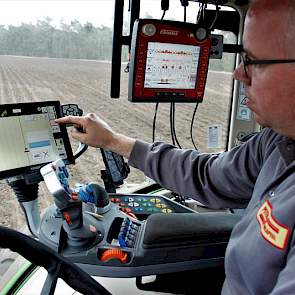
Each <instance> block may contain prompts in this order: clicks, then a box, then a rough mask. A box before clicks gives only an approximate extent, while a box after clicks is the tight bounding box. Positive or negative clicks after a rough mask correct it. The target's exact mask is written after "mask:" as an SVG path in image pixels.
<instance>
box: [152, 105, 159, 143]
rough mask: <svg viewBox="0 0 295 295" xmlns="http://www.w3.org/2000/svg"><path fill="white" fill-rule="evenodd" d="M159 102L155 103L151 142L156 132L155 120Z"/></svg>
mask: <svg viewBox="0 0 295 295" xmlns="http://www.w3.org/2000/svg"><path fill="white" fill-rule="evenodd" d="M158 107H159V102H157V103H156V108H155V114H154V120H153V142H155V134H156V120H157V112H158Z"/></svg>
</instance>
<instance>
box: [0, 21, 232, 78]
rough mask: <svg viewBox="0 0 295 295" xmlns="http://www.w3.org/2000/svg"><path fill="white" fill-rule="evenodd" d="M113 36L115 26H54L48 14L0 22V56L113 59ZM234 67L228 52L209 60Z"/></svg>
mask: <svg viewBox="0 0 295 295" xmlns="http://www.w3.org/2000/svg"><path fill="white" fill-rule="evenodd" d="M112 37H113V33H112V29H111V28H109V27H106V26H100V27H95V26H94V25H93V24H92V23H90V22H87V23H85V24H81V23H80V22H79V21H78V20H73V21H71V23H70V24H65V23H64V22H63V21H60V24H59V26H58V27H55V26H53V25H52V19H51V18H49V17H46V18H44V19H42V20H38V21H37V22H36V24H32V23H29V24H27V23H22V24H21V25H19V26H13V25H8V26H4V25H0V55H20V56H35V57H53V58H75V59H94V60H111V57H112V56H111V55H112ZM225 39H228V40H227V41H230V43H231V42H234V41H233V40H232V39H233V36H231V34H227V33H226V34H225ZM127 50H128V49H127V48H126V46H124V47H123V55H122V60H123V61H127V56H128V54H127ZM233 66H234V60H233V56H232V55H229V54H226V55H224V57H223V59H222V60H211V61H210V69H211V70H218V71H228V72H231V71H232V70H233Z"/></svg>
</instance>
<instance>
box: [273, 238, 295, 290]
mask: <svg viewBox="0 0 295 295" xmlns="http://www.w3.org/2000/svg"><path fill="white" fill-rule="evenodd" d="M294 269H295V246H294V237H293V243H292V246H291V248H290V251H289V252H288V255H287V261H286V265H285V267H284V268H283V269H282V271H281V272H280V274H279V276H278V279H277V282H276V285H275V287H274V288H273V290H272V291H271V292H270V293H269V294H270V295H285V294H295V280H294Z"/></svg>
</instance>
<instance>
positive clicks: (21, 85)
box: [0, 56, 232, 228]
mask: <svg viewBox="0 0 295 295" xmlns="http://www.w3.org/2000/svg"><path fill="white" fill-rule="evenodd" d="M110 72H111V65H110V63H109V62H99V61H86V60H71V59H51V58H50V59H49V58H29V57H16V56H0V103H1V104H3V103H14V102H15V103H16V102H25V101H41V100H60V101H61V103H63V104H66V103H76V104H78V105H79V106H80V107H81V108H82V109H83V110H84V113H85V114H86V113H88V112H94V113H97V114H99V115H100V116H101V118H102V119H104V120H106V121H107V122H108V123H109V124H110V125H111V126H112V127H113V128H114V129H115V130H116V131H120V132H122V133H124V134H126V135H129V136H132V137H135V138H140V139H144V140H146V141H151V138H152V124H153V116H154V108H155V106H154V104H131V103H130V102H129V101H128V100H127V74H125V73H122V81H121V98H120V99H111V98H110V95H109V93H110ZM122 72H123V69H122ZM231 82H232V76H231V75H230V74H228V73H222V72H210V73H209V75H208V80H207V89H206V95H205V99H204V102H203V103H202V104H201V105H200V106H199V109H198V112H197V115H196V118H195V122H194V132H193V136H194V140H195V143H196V145H197V146H198V147H199V149H201V150H206V146H207V127H208V125H210V124H222V126H223V133H224V139H225V133H226V130H227V119H228V116H229V115H228V109H229V101H228V97H229V95H230V91H231V89H230V88H231ZM193 109H194V104H181V105H180V104H178V105H176V123H175V127H176V133H177V136H178V140H179V142H180V144H181V145H182V147H185V148H193V145H192V143H191V140H190V124H191V118H192V115H193ZM156 128H157V129H156V140H164V141H168V142H170V129H169V105H168V104H161V105H160V106H159V110H158V116H157V124H156ZM0 140H5V139H4V138H1V139H0ZM75 146H76V143H75V142H73V149H74V148H75ZM100 169H103V164H102V161H101V158H100V154H99V152H98V151H97V150H95V149H93V148H90V149H88V151H87V152H86V153H85V154H84V155H82V156H81V158H79V159H78V160H77V164H76V165H75V166H74V167H72V168H71V172H72V175H73V178H72V182H73V183H75V182H82V183H87V182H90V181H96V182H100ZM143 180H144V176H143V174H142V173H140V172H138V171H135V170H132V171H131V175H130V177H129V178H128V179H127V181H128V182H141V181H143ZM39 195H40V196H39V200H40V205H41V208H44V207H46V206H48V205H49V204H50V203H52V197H51V196H50V195H49V193H48V192H47V189H46V187H45V186H44V185H43V184H41V185H40V190H39ZM0 196H1V203H0V224H4V225H7V226H11V227H13V228H20V227H21V226H22V225H23V224H24V218H23V214H22V212H21V209H20V207H19V204H18V202H17V201H16V199H15V197H14V194H13V192H12V191H11V189H10V188H9V187H8V186H7V185H6V182H5V181H4V180H1V181H0Z"/></svg>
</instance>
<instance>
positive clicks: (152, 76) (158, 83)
mask: <svg viewBox="0 0 295 295" xmlns="http://www.w3.org/2000/svg"><path fill="white" fill-rule="evenodd" d="M199 55H200V47H199V46H194V45H183V44H173V43H160V42H149V43H148V48H147V56H146V68H145V80H144V87H145V88H165V89H171V88H173V89H195V87H196V79H197V70H198V64H199Z"/></svg>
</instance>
